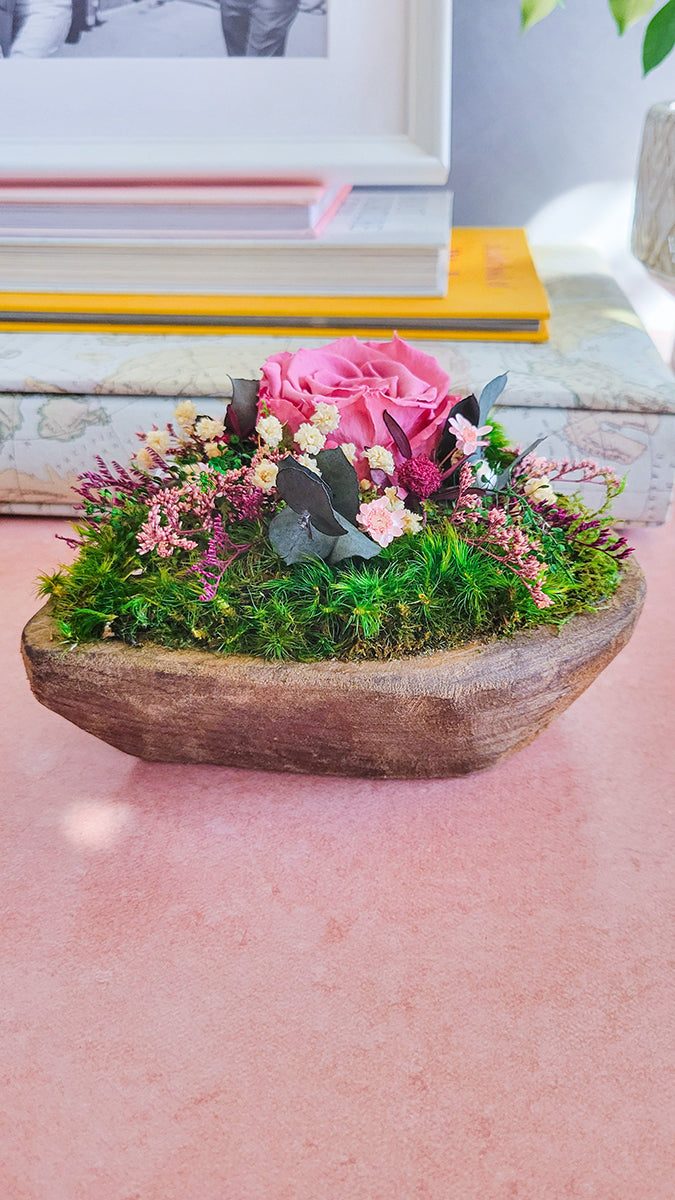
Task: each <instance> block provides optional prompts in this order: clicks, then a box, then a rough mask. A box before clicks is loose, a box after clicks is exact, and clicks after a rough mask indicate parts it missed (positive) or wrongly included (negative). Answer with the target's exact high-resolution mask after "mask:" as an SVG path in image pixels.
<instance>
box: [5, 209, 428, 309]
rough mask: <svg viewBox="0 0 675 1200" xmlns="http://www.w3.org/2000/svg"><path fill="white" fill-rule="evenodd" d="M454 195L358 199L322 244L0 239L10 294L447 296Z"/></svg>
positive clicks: (239, 240)
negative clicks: (452, 196)
mask: <svg viewBox="0 0 675 1200" xmlns="http://www.w3.org/2000/svg"><path fill="white" fill-rule="evenodd" d="M450 216H451V194H450V193H449V192H447V191H446V190H444V189H390V188H373V189H364V190H362V191H354V192H352V193H351V195H350V196H348V197H347V199H346V201H345V202H344V204H343V205H342V207H341V209H340V211H339V212H338V214H337V215H336V217H335V218H334V219H333V220H332V221H331V222H330V224H329V225H328V227H327V229H326V230H325V232H324V233H323V234H321V235H320V236H319V237H316V238H313V239H307V240H304V241H303V240H300V239H293V238H275V239H268V240H265V241H261V240H260V239H253V238H251V239H248V238H221V239H218V240H214V239H208V238H207V239H182V238H181V239H174V240H172V241H170V242H166V241H163V240H162V239H159V238H153V237H150V238H147V237H146V238H137V239H128V240H127V239H120V238H116V239H113V238H111V239H95V238H91V239H78V238H72V237H71V238H67V237H64V238H49V239H26V238H12V237H11V236H2V237H0V279H1V281H2V282H1V287H2V289H3V290H4V291H5V292H49V293H78V292H79V293H87V294H92V293H93V294H97V293H104V294H115V293H124V294H136V295H143V294H146V295H147V294H151V295H152V294H163V295H190V294H192V295H242V296H243V295H263V296H279V295H288V296H302V295H307V296H378V295H381V296H443V295H445V293H446V291H447V281H448V256H449V249H448V246H449V237H450Z"/></svg>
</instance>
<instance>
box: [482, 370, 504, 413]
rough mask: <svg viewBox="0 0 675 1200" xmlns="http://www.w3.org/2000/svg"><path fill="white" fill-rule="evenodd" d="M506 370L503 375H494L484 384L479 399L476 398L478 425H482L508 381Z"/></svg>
mask: <svg viewBox="0 0 675 1200" xmlns="http://www.w3.org/2000/svg"><path fill="white" fill-rule="evenodd" d="M508 379H509V376H508V372H507V373H505V374H504V375H496V376H495V378H494V379H491V380H490V382H489V383H486V384H485V387H484V388H483V390H482V392H481V394H480V397H479V400H478V421H477V422H476V423H477V424H478V425H484V424H485V422H486V420H487V416H488V413H489V412H490V409H491V408H493V406H494V405H495V404H496V403H497V401H498V399H499V397H500V396H501V394H502V392H503V391H504V388H505V387H506V384H507V383H508Z"/></svg>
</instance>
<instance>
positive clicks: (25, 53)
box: [0, 0, 329, 59]
mask: <svg viewBox="0 0 675 1200" xmlns="http://www.w3.org/2000/svg"><path fill="white" fill-rule="evenodd" d="M328 4H329V0H0V47H1V50H2V57H5V58H12V59H22V58H23V59H26V58H29V59H35V58H57V59H59V58H219V57H229V58H325V57H326V55H327V53H328V11H327V10H328Z"/></svg>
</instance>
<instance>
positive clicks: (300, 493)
mask: <svg viewBox="0 0 675 1200" xmlns="http://www.w3.org/2000/svg"><path fill="white" fill-rule="evenodd" d="M340 454H342V451H340ZM342 457H343V458H344V455H342ZM346 461H347V460H346V459H345V462H346ZM347 465H349V464H347ZM276 488H277V491H278V493H279V495H280V496H281V498H282V500H285V501H286V503H287V504H288V506H289V507H290V508H292V509H293V511H294V512H296V513H298V514H299V515H300V516H303V515H304V514H305V513H308V514H309V518H310V520H311V522H312V525H313V526H314V528H315V529H317V530H318V531H319V533H325V534H327V535H328V536H329V537H340V536H341V534H342V525H341V524H340V521H339V519H338V516H337V514H336V512H335V510H334V508H333V505H332V502H331V493H330V488H329V487H328V484H327V483H324V481H323V479H321V478H320V476H319V475H315V474H314V472H313V471H310V470H309V468H308V467H304V466H303V465H302V463H299V462H297V460H296V459H294V458H293V457H292V456H291V455H290V454H289V455H287V456H286V458H283V459H282V460H281V462H280V463H279V470H278V472H277V479H276Z"/></svg>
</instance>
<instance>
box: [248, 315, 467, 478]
mask: <svg viewBox="0 0 675 1200" xmlns="http://www.w3.org/2000/svg"><path fill="white" fill-rule="evenodd" d="M449 387H450V379H449V377H448V376H447V375H446V373H445V371H444V370H443V369H442V367H440V366H439V364H438V363H437V362H436V359H435V358H432V357H431V355H430V354H424V353H423V352H422V351H421V350H416V349H414V347H412V346H410V345H408V343H407V342H404V341H402V340H401V338H399V337H396V336H394V339H393V341H391V342H382V343H379V342H361V341H359V340H358V339H357V338H354V337H348V338H340V340H339V341H337V342H331V344H330V345H328V346H317V347H316V348H314V349H308V350H298V351H296V353H295V354H292V353H290V352H289V351H282V352H281V353H280V354H274V355H272V357H271V358H268V359H267V361H266V363H265V364H264V366H263V368H262V382H261V384H260V398H259V413H260V412H264V411H268V412H270V413H271V414H272V415H273V416H275V417H277V418H278V419H279V420H280V421H281V423H282V424H283V425H287V426H288V427H289V428H290V430H291V431H292V433H296V432H297V430H298V429H299V427H300V425H302V424H303V423H304V422H306V421H309V420H311V417H312V415H313V413H314V410H315V407H316V405H317V404H320V403H326V402H329V403H331V404H335V405H336V406H337V409H338V412H339V415H340V422H339V424H338V426H337V429H335V430H334V431H333V432H331V433H330V434H329V435H328V437H327V438H326V446H327V447H328V448H331V447H334V446H340V445H342V444H343V443H352V444H353V445H354V446H355V447H356V453H357V461H356V464H355V465H356V469H357V471H358V473H359V475H360V476H362V477H363V476H367V475H368V473H369V470H368V464H367V462H365V461H364V460H363V458H362V457H361V456H362V454H363V451H364V450H365V448H366V447H367V446H384V447H385V449H387V450H389V451H391V453H392V454H393V456H394V461H395V462H397V463H399V462H401V461H402V459H401V455H400V453H399V451H398V449H397V447H396V444H395V442H394V440H393V438H392V436H391V434H390V432H389V430H388V429H387V426H386V424H385V422H384V418H383V415H382V414H383V413H384V411H385V410H386V411H388V412H389V413H391V415H392V417H394V419H395V420H396V421H397V422H398V424H399V425H400V426H401V429H403V430H404V432H405V434H406V435H407V437H408V441H409V442H410V446H411V449H412V452H413V455H415V456H420V455H426V456H429V457H430V456H431V455H432V454H433V451H434V449H435V447H436V445H437V443H438V440H439V438H440V435H441V431H442V429H443V425H444V423H445V420H446V418H447V416H448V414H449V412H450V409H451V408H452V407H453V405H455V404H456V403H457V401H458V400H459V398H460V397H459V396H452V395H449V391H448V389H449Z"/></svg>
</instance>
